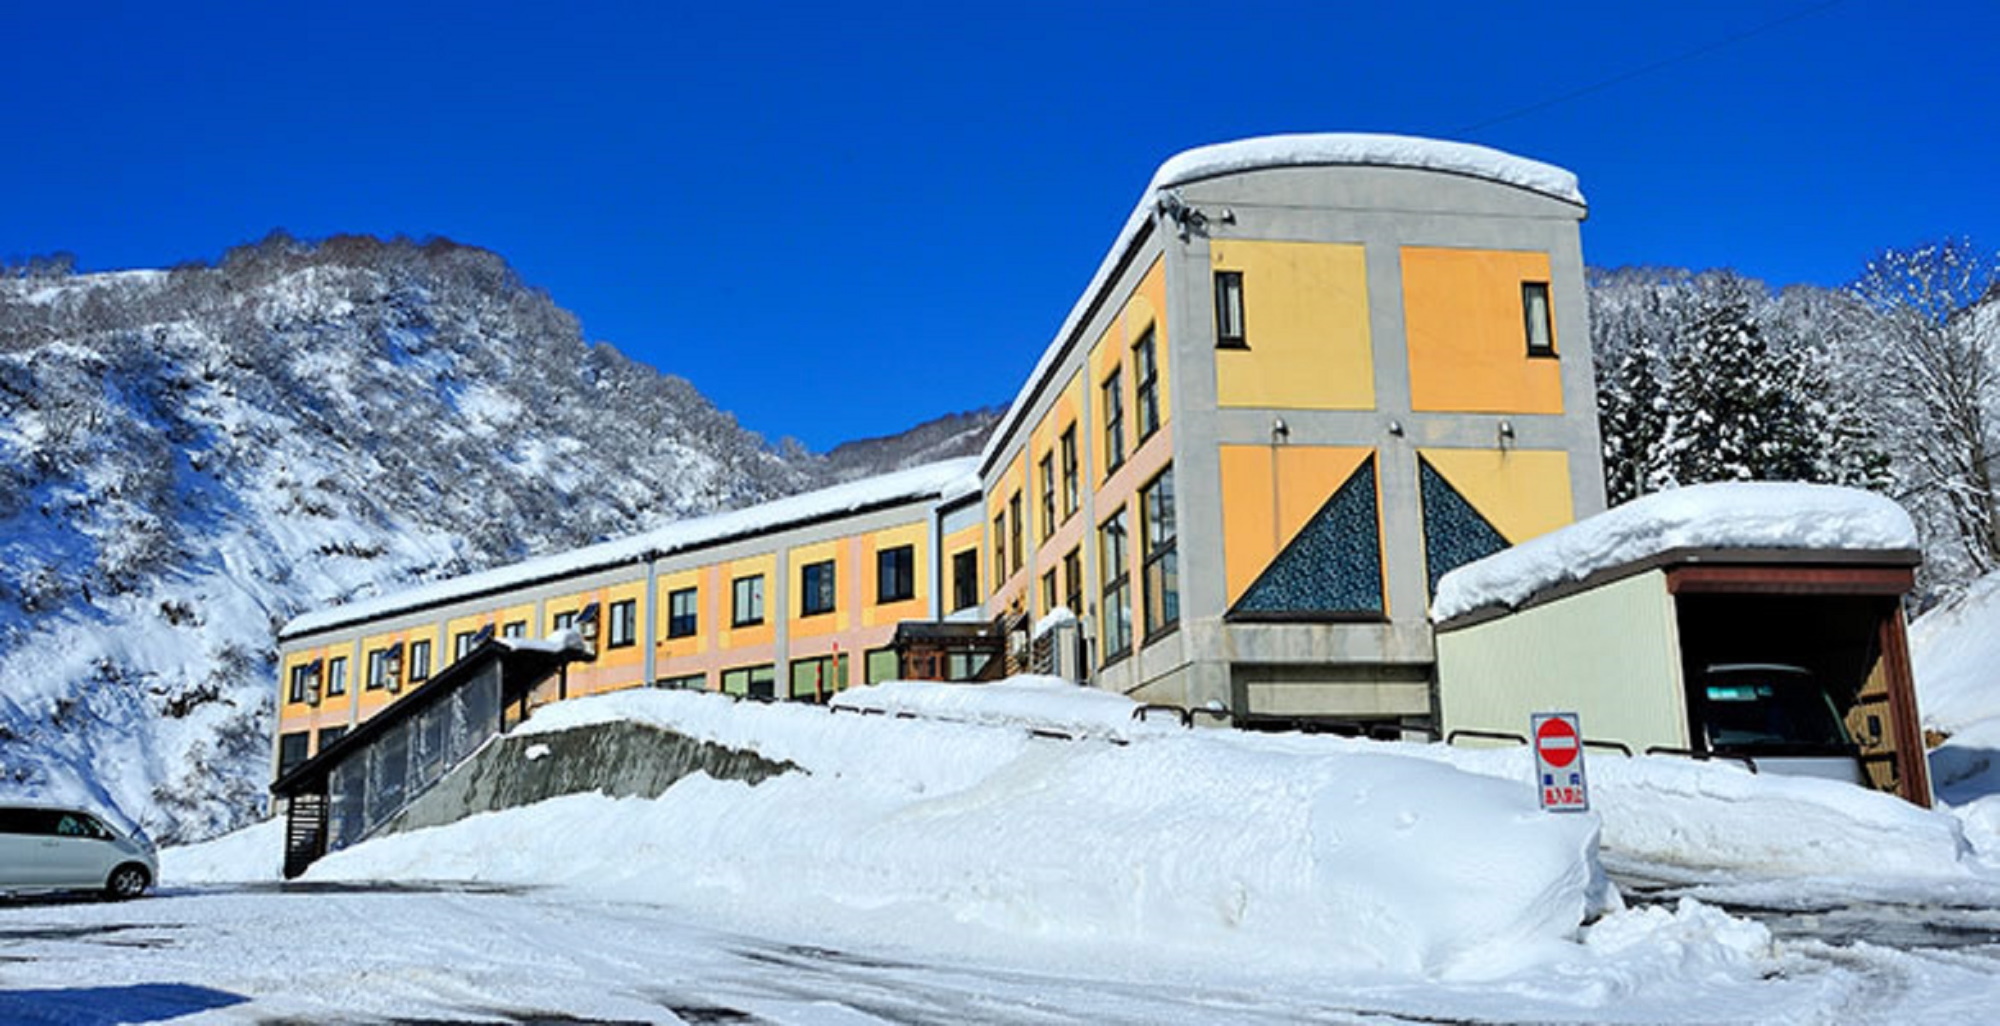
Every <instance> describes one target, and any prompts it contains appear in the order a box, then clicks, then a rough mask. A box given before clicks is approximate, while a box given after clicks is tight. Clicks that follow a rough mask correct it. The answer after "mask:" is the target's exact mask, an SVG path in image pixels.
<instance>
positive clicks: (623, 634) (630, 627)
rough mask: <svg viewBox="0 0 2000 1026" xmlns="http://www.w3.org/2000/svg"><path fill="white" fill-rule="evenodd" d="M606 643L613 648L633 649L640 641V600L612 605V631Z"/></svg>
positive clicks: (628, 600) (625, 600)
mask: <svg viewBox="0 0 2000 1026" xmlns="http://www.w3.org/2000/svg"><path fill="white" fill-rule="evenodd" d="M609 635H610V636H609V637H608V638H606V639H605V643H606V644H607V645H609V646H610V647H612V648H631V647H632V646H633V645H634V644H636V643H637V642H638V640H639V600H638V599H622V600H620V601H617V602H613V603H611V629H610V631H609Z"/></svg>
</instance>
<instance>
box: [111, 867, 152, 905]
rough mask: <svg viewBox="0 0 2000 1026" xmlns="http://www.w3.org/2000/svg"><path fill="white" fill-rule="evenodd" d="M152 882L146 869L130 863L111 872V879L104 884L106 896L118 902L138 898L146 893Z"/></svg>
mask: <svg viewBox="0 0 2000 1026" xmlns="http://www.w3.org/2000/svg"><path fill="white" fill-rule="evenodd" d="M152 882H153V880H152V877H151V876H149V875H148V874H147V873H146V867H144V866H141V865H136V864H134V863H129V862H128V863H126V864H125V865H122V866H119V867H118V868H117V869H114V870H112V871H111V879H109V880H106V881H105V882H104V896H105V897H107V898H111V899H114V900H117V901H124V900H126V899H128V898H136V897H138V896H139V895H141V894H144V893H146V885H147V884H150V883H152Z"/></svg>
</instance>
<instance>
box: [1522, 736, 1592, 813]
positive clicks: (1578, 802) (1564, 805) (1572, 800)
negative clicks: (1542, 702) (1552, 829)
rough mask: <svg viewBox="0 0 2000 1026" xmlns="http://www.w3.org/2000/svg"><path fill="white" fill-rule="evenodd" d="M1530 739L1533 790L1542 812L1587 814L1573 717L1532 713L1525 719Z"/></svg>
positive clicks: (1587, 801)
mask: <svg viewBox="0 0 2000 1026" xmlns="http://www.w3.org/2000/svg"><path fill="white" fill-rule="evenodd" d="M1528 736H1529V737H1531V738H1533V739H1534V742H1533V744H1532V745H1531V746H1530V747H1532V748H1534V750H1535V790H1536V792H1537V793H1539V794H1540V795H1541V796H1542V798H1541V800H1542V811H1543V812H1589V811H1590V789H1589V786H1588V785H1587V784H1586V783H1585V781H1584V776H1583V730H1582V728H1581V727H1580V726H1579V725H1578V722H1577V716H1576V714H1575V713H1535V714H1534V715H1532V716H1530V717H1529V719H1528Z"/></svg>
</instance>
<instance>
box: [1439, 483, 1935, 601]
mask: <svg viewBox="0 0 2000 1026" xmlns="http://www.w3.org/2000/svg"><path fill="white" fill-rule="evenodd" d="M1916 547H1917V530H1916V527H1915V525H1913V524H1911V523H1910V515H1909V514H1908V513H1906V512H1904V511H1903V507H1901V506H1898V505H1896V503H1895V502H1894V501H1893V500H1890V499H1888V498H1885V497H1883V496H1880V495H1876V494H1874V493H1872V492H1864V491H1859V490H1856V489H1853V488H1836V487H1833V486H1831V485H1811V484H1792V483H1776V482H1735V483H1729V484H1707V485H1695V486H1694V487H1691V488H1679V489H1675V490H1673V491H1669V492H1660V493H1657V494H1654V495H1648V496H1646V497H1644V498H1642V499H1638V500H1636V501H1634V502H1629V503H1626V504H1625V505H1623V506H1619V507H1618V508H1616V509H1613V510H1610V511H1608V512H1605V513H1600V514H1598V515H1597V516H1594V517H1590V518H1587V519H1585V520H1580V521H1578V522H1576V523H1574V524H1571V525H1569V526H1568V527H1565V528H1562V529H1561V530H1557V531H1552V532H1550V533H1548V534H1545V535H1543V536H1541V537H1540V538H1535V539H1532V540H1530V541H1527V542H1523V543H1522V544H1520V545H1516V546H1514V547H1513V548H1510V549H1506V550H1503V551H1501V552H1497V553H1494V554H1493V555H1491V556H1488V557H1486V558H1485V559H1481V560H1478V561H1475V562H1472V563H1468V564H1466V565H1465V566H1462V567H1459V568H1458V569H1456V570H1453V571H1452V572H1450V573H1448V574H1446V575H1444V579H1443V580H1442V581H1439V582H1438V589H1437V597H1436V599H1434V600H1433V601H1432V602H1431V619H1432V620H1433V621H1435V622H1438V623H1442V622H1444V621H1446V620H1450V619H1452V618H1453V617H1457V616H1463V615H1465V614H1466V613H1470V612H1472V611H1473V610H1475V609H1480V608H1482V607H1485V606H1505V607H1508V608H1513V607H1515V606H1518V605H1520V604H1521V603H1522V602H1524V601H1526V600H1528V599H1529V598H1532V597H1533V596H1534V595H1536V594H1538V593H1540V592H1541V591H1543V590H1545V589H1548V588H1552V587H1555V586H1556V585H1559V584H1564V583H1567V582H1570V581H1580V580H1583V579H1584V578H1586V577H1589V576H1590V575H1591V574H1593V573H1596V572H1597V571H1599V570H1607V569H1610V568H1612V567H1618V566H1624V565H1626V564H1629V563H1635V562H1638V561H1639V560H1642V559H1646V558H1648V557H1651V556H1656V555H1659V554H1661V553H1664V552H1670V551H1673V550H1674V549H1686V548H1710V549H1822V550H1828V549H1830V550H1861V551H1883V550H1891V551H1893V550H1902V549H1914V548H1916Z"/></svg>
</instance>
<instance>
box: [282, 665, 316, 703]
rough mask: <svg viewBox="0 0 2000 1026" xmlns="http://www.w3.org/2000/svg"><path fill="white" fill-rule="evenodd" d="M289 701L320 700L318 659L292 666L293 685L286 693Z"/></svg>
mask: <svg viewBox="0 0 2000 1026" xmlns="http://www.w3.org/2000/svg"><path fill="white" fill-rule="evenodd" d="M285 700H286V701H289V702H314V703H317V702H318V701H319V662H318V661H317V660H315V661H313V662H310V663H306V664H304V665H302V666H294V667H292V686H291V689H290V691H289V692H288V693H287V694H286V699H285Z"/></svg>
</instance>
